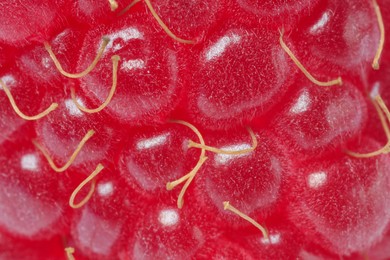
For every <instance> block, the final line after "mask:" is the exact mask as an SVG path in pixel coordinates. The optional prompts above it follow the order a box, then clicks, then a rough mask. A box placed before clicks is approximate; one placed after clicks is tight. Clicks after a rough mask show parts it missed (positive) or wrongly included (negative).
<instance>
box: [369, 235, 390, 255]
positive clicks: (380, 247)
mask: <svg viewBox="0 0 390 260" xmlns="http://www.w3.org/2000/svg"><path fill="white" fill-rule="evenodd" d="M367 256H368V257H369V259H378V260H386V259H389V258H390V231H389V230H387V232H386V235H385V236H384V238H383V239H382V241H381V242H379V243H378V244H376V245H375V246H374V247H372V248H371V249H370V250H369V252H368V253H367Z"/></svg>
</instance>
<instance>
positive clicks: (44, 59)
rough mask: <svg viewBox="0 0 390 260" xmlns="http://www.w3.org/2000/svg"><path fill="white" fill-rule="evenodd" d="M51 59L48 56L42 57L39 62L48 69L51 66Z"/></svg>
mask: <svg viewBox="0 0 390 260" xmlns="http://www.w3.org/2000/svg"><path fill="white" fill-rule="evenodd" d="M51 62H52V60H51V59H50V58H49V57H42V60H41V64H42V66H43V67H44V68H46V69H48V68H50V67H51Z"/></svg>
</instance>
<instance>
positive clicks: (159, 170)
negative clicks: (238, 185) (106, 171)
mask: <svg viewBox="0 0 390 260" xmlns="http://www.w3.org/2000/svg"><path fill="white" fill-rule="evenodd" d="M126 139H127V140H128V143H127V144H125V145H124V148H123V150H122V156H121V158H120V173H121V176H122V177H123V179H124V180H125V181H126V183H127V184H128V185H129V186H130V187H132V188H133V189H135V190H137V191H138V192H140V193H142V195H143V197H144V198H148V199H150V200H155V199H156V198H157V197H159V196H164V195H167V194H169V193H171V192H170V191H167V190H166V184H167V183H168V182H171V181H174V180H177V179H179V178H180V177H182V176H184V175H186V174H187V173H189V172H190V171H191V170H192V169H193V168H194V167H195V165H196V164H197V160H198V158H199V155H200V151H199V150H196V149H189V148H188V142H189V140H195V141H196V140H197V136H196V135H195V134H194V133H193V132H192V131H191V130H190V129H189V128H188V127H186V126H183V125H179V124H175V123H167V124H163V125H160V126H155V127H142V128H136V129H133V131H132V132H131V133H129V135H128V137H127V138H126ZM177 189H179V188H177Z"/></svg>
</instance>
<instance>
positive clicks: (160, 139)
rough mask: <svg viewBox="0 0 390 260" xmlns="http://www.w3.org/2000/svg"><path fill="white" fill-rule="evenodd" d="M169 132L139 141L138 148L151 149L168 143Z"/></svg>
mask: <svg viewBox="0 0 390 260" xmlns="http://www.w3.org/2000/svg"><path fill="white" fill-rule="evenodd" d="M168 136H169V133H166V134H161V135H158V136H155V137H152V138H148V139H144V140H141V141H138V142H137V149H138V150H145V149H150V148H153V147H156V146H159V145H162V144H164V143H166V141H167V138H168Z"/></svg>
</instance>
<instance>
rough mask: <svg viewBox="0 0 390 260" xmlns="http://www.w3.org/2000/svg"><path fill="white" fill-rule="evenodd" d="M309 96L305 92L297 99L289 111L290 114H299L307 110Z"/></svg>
mask: <svg viewBox="0 0 390 260" xmlns="http://www.w3.org/2000/svg"><path fill="white" fill-rule="evenodd" d="M310 101H311V100H310V96H309V93H308V92H307V91H306V90H305V91H304V92H303V93H302V94H301V95H300V96H299V98H298V100H297V102H296V103H295V104H294V105H293V107H292V108H291V109H290V112H291V113H294V114H300V113H303V112H305V111H307V109H308V108H309V105H310Z"/></svg>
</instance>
